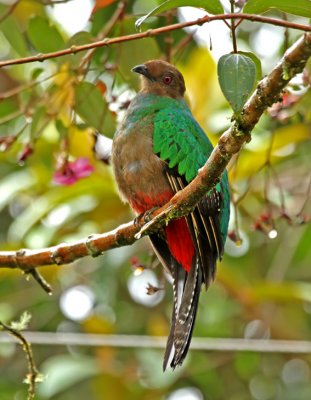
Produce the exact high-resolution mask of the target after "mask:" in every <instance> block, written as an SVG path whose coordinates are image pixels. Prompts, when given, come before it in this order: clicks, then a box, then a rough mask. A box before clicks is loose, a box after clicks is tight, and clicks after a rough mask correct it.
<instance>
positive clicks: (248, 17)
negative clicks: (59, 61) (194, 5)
mask: <svg viewBox="0 0 311 400" xmlns="http://www.w3.org/2000/svg"><path fill="white" fill-rule="evenodd" d="M227 19H229V20H231V19H242V20H248V21H252V22H261V23H266V24H271V25H275V26H282V27H288V28H291V29H298V30H302V31H305V32H311V26H309V25H301V24H296V23H294V22H289V21H283V20H280V19H277V18H269V17H263V16H260V15H255V14H220V15H213V16H211V17H210V16H208V15H206V16H204V17H202V18H198V19H196V20H194V21H188V22H180V23H178V24H173V25H168V26H163V27H161V28H156V29H149V30H147V31H146V32H141V33H134V34H132V35H126V36H119V37H116V38H111V39H108V38H106V39H103V40H100V41H97V42H94V43H87V44H83V45H80V46H77V45H73V46H71V47H70V48H67V49H63V50H59V51H55V52H51V53H44V54H43V53H41V54H37V55H35V56H30V57H22V58H16V59H12V60H6V61H1V62H0V68H1V67H5V66H9V65H17V64H26V63H30V62H35V61H38V62H42V61H45V60H48V59H50V58H56V57H62V56H65V55H68V54H76V53H78V52H81V51H85V50H89V49H95V48H98V47H104V46H109V45H112V44H117V43H122V42H128V41H131V40H137V39H143V38H148V37H152V36H157V35H160V34H162V33H166V32H170V31H174V30H176V29H182V28H186V27H188V26H193V25H203V24H205V23H209V22H212V21H219V20H227Z"/></svg>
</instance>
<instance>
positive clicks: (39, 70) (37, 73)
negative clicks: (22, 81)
mask: <svg viewBox="0 0 311 400" xmlns="http://www.w3.org/2000/svg"><path fill="white" fill-rule="evenodd" d="M43 71H44V69H43V68H36V69H34V70H33V71H32V73H31V79H33V80H36V79H37V78H38V77H39V76H40V75H41V74H42V72H43Z"/></svg>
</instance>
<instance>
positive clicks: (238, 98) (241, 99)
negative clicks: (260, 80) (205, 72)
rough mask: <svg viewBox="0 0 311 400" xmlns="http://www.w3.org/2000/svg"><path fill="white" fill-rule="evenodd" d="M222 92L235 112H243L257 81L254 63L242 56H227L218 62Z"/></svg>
mask: <svg viewBox="0 0 311 400" xmlns="http://www.w3.org/2000/svg"><path fill="white" fill-rule="evenodd" d="M218 79H219V84H220V87H221V90H222V92H223V94H224V96H225V97H226V99H227V100H228V102H229V103H230V104H231V107H232V108H233V111H234V112H239V111H241V110H242V108H243V106H244V103H245V102H246V100H247V98H248V97H249V95H250V94H251V92H252V90H253V88H254V84H255V80H256V66H255V63H254V61H253V60H252V59H251V58H249V57H246V56H244V55H241V54H226V55H224V56H222V57H221V58H220V59H219V62H218Z"/></svg>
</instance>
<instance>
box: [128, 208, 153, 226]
mask: <svg viewBox="0 0 311 400" xmlns="http://www.w3.org/2000/svg"><path fill="white" fill-rule="evenodd" d="M157 208H158V207H153V208H151V209H150V210H148V211H146V212H144V213H141V214H139V215H137V217H135V218H134V225H135V226H136V227H137V228H140V227H141V226H143V225H144V224H146V223H147V222H150V221H151V220H152V214H153V213H154V211H155V210H156V209H157Z"/></svg>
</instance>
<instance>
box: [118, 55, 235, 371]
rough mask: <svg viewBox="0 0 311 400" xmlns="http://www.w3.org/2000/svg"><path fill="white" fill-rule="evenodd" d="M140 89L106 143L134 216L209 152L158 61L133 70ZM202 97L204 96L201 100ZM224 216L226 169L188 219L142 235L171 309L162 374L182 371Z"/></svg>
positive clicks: (170, 74)
mask: <svg viewBox="0 0 311 400" xmlns="http://www.w3.org/2000/svg"><path fill="white" fill-rule="evenodd" d="M132 71H133V72H135V73H137V74H139V75H140V90H139V92H138V93H137V94H136V96H135V97H134V98H133V99H132V101H131V102H130V105H129V107H128V109H127V111H126V113H125V116H124V118H123V120H122V122H121V123H120V125H119V127H118V129H117V130H116V133H115V135H114V138H113V147H112V168H113V172H114V176H115V179H116V183H117V187H118V190H119V194H120V197H121V199H122V200H123V201H125V202H128V203H129V205H130V207H131V208H132V210H133V211H134V213H135V214H136V215H137V216H140V215H143V214H144V213H146V212H148V211H149V210H152V209H154V208H155V207H160V206H162V205H164V204H166V203H167V202H168V201H169V200H170V199H171V198H172V197H173V196H174V194H176V193H177V192H178V191H180V190H182V189H183V188H184V187H186V186H187V185H188V184H189V182H191V181H192V180H193V179H194V178H195V177H196V175H197V174H198V170H199V169H200V168H201V167H202V166H203V165H204V164H205V162H206V160H207V159H208V157H209V155H210V154H211V152H212V151H213V146H212V144H211V142H210V140H209V139H208V137H207V135H206V134H205V133H204V131H203V129H202V128H201V127H200V125H199V124H198V122H197V121H196V120H195V118H194V117H193V115H192V113H191V111H190V108H189V107H188V104H187V101H186V99H185V97H184V95H185V90H186V87H185V82H184V78H183V76H182V74H181V72H180V71H179V70H178V69H177V68H176V67H175V66H173V65H172V64H170V63H168V62H166V61H163V60H150V61H146V62H144V63H143V64H140V65H137V66H135V67H134V68H132ZM207 95H208V94H207ZM229 215H230V192H229V184H228V176H227V172H226V171H225V172H224V173H223V175H222V177H221V180H220V181H219V182H218V183H215V185H214V187H213V188H212V189H211V190H210V191H209V192H208V193H207V194H206V195H205V196H204V197H203V198H202V199H201V200H200V201H199V203H198V204H197V205H196V207H195V209H194V210H193V211H192V212H191V213H190V214H189V215H187V216H185V217H182V218H179V219H175V220H171V221H170V222H169V223H168V224H167V226H165V227H164V228H163V229H162V230H161V231H159V232H157V233H153V234H151V235H149V239H150V242H151V245H152V247H153V250H154V252H155V254H156V256H157V257H158V259H159V261H160V262H161V264H162V265H163V267H164V269H165V270H166V272H167V273H168V274H169V275H170V276H171V278H172V279H171V280H172V286H173V297H174V300H173V302H174V304H173V310H172V317H171V326H170V331H169V335H168V339H167V344H166V349H165V353H164V361H163V370H164V371H165V370H166V369H167V367H168V366H170V367H171V368H172V369H175V367H177V366H180V365H182V363H183V361H184V359H185V358H186V355H187V352H188V349H189V346H190V342H191V337H192V332H193V327H194V323H195V319H196V314H197V308H198V301H199V296H200V292H201V287H202V285H204V286H205V288H206V289H207V288H208V287H209V285H210V283H211V282H212V281H213V280H214V279H215V274H216V262H217V260H218V259H219V260H221V258H222V256H223V252H224V244H225V241H226V237H227V231H228V222H229Z"/></svg>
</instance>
